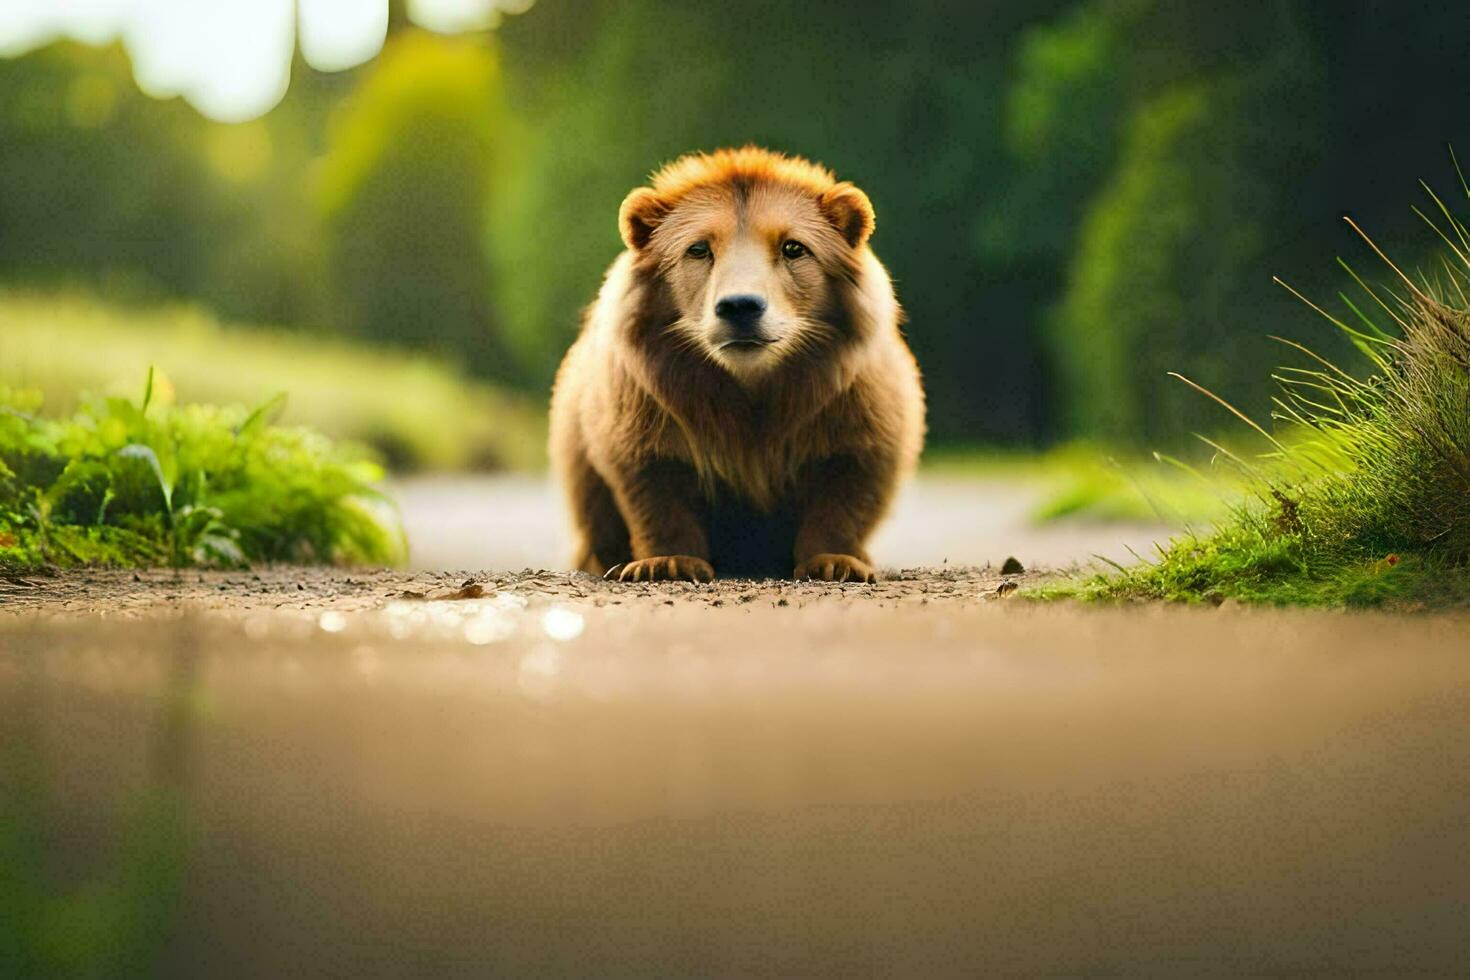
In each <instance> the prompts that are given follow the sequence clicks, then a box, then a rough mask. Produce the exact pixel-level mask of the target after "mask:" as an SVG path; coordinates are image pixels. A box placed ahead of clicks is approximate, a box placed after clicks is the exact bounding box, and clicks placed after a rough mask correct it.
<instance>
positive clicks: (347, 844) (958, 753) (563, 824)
mask: <svg viewBox="0 0 1470 980" xmlns="http://www.w3.org/2000/svg"><path fill="white" fill-rule="evenodd" d="M923 492H924V493H929V492H930V491H929V490H927V489H926V490H925V491H923ZM934 493H935V494H939V495H940V496H942V494H941V493H940V491H938V490H935V491H934ZM534 496H535V494H534V493H531V492H530V491H529V490H528V492H527V495H526V498H525V499H526V500H528V501H530V500H531V499H532V498H533V497H534ZM410 497H411V498H412V495H410ZM420 499H427V498H420ZM457 499H460V500H466V499H476V498H475V495H473V494H470V495H465V494H460V495H458V498H457ZM937 499H939V496H935V497H928V498H925V499H924V500H921V501H920V503H919V504H918V505H916V506H917V510H915V511H913V513H916V514H918V515H920V516H923V515H924V513H925V511H924V507H925V505H926V504H932V505H933V506H934V508H935V510H933V511H932V512H931V513H930V514H929V516H930V517H931V518H932V517H934V516H935V515H936V514H938V515H942V514H943V513H944V511H943V510H942V508H940V507H939V505H938V504H935V503H934V501H935V500H937ZM954 499H956V500H960V499H964V500H970V499H973V498H971V497H970V496H968V495H960V494H956V495H955V497H954ZM504 502H505V498H501V503H502V504H503V503H504ZM528 506H530V505H528ZM536 508H540V509H536ZM446 510H447V508H436V507H432V506H431V507H427V508H419V507H417V505H412V506H411V507H410V509H409V512H408V515H407V516H408V518H409V520H410V522H411V523H412V522H414V521H420V522H429V521H430V520H432V519H436V515H438V516H442V514H443V513H444V512H445V511H446ZM506 512H507V511H506V510H505V509H504V508H502V509H501V510H500V511H499V513H501V514H505V513H506ZM546 513H548V511H547V510H546V509H545V507H544V506H543V505H542V504H541V503H536V504H535V505H534V507H531V509H529V510H528V511H527V512H526V513H525V515H523V516H524V518H525V522H524V524H523V525H522V526H521V527H520V531H519V532H517V533H518V534H519V535H520V537H519V538H516V535H511V534H508V533H502V534H501V537H500V538H499V539H498V540H499V542H500V543H498V544H496V545H495V547H508V545H507V544H506V542H507V541H509V540H512V539H517V540H521V541H522V542H524V543H526V545H527V546H528V547H529V545H530V543H531V542H532V539H533V538H534V537H535V535H534V534H533V533H532V531H531V530H528V528H534V527H535V525H534V523H532V522H533V521H534V520H536V519H540V518H537V517H535V515H537V514H540V515H543V517H544V515H545V514H546ZM553 513H554V512H553ZM901 513H902V511H901ZM950 516H951V517H954V516H955V515H954V514H953V513H952V512H951V514H950ZM992 516H993V514H992ZM988 519H991V518H985V517H984V516H983V515H982V516H974V515H972V517H971V518H969V520H970V521H971V523H970V524H969V525H968V526H970V527H972V528H979V527H981V526H982V525H983V523H984V521H985V520H988ZM511 523H512V524H514V523H515V522H511ZM924 523H925V522H924V521H922V520H918V519H916V521H915V522H914V523H911V524H909V525H908V527H909V528H910V529H911V533H899V534H898V536H897V537H894V538H890V539H889V544H890V545H891V547H892V550H891V551H890V552H888V556H887V559H886V563H888V564H890V565H893V564H897V563H898V562H897V561H896V560H894V559H893V558H892V557H891V556H892V555H895V554H897V555H903V554H905V552H904V551H903V548H906V547H911V548H913V549H914V552H913V554H916V555H917V556H918V560H919V561H927V562H937V560H938V559H937V558H935V557H933V556H934V552H933V551H932V550H926V549H928V547H929V546H927V545H921V537H920V536H921V535H922V534H924V533H927V532H924V531H923V530H922V528H921V526H920V525H922V524H924ZM896 524H897V526H898V527H899V528H900V529H902V528H904V527H905V525H904V524H903V523H902V522H896ZM505 526H506V525H504V524H499V523H497V525H496V527H497V528H501V529H503V528H504V527H505ZM947 526H949V527H951V528H952V529H953V528H955V527H957V526H959V525H958V524H956V523H955V521H951V522H950V523H949V524H948V525H947ZM484 530H486V531H487V532H488V530H489V527H488V526H487V527H486V528H485V529H484ZM1012 531H1013V532H1014V533H1016V534H1017V535H1018V537H1016V538H1015V539H1013V541H1014V544H1005V545H1002V546H999V547H994V550H993V552H992V553H991V554H988V555H981V554H980V553H979V552H980V551H981V550H982V545H983V550H987V551H989V550H990V549H991V547H992V545H990V544H985V543H984V542H990V541H991V540H992V539H991V538H990V537H988V536H984V535H981V536H979V537H970V536H967V533H960V532H958V531H955V532H954V533H952V534H951V535H947V536H946V537H945V538H944V541H943V543H945V544H948V545H952V546H953V547H954V549H955V553H957V554H959V555H960V556H961V557H963V558H968V559H969V560H971V561H974V560H976V559H977V558H980V559H981V560H982V562H983V560H984V559H986V558H988V559H989V560H991V561H992V562H998V561H999V560H1000V558H1002V557H1004V556H1005V555H1006V554H1009V553H1018V554H1019V555H1021V556H1022V557H1023V560H1026V559H1027V558H1033V556H1035V555H1043V554H1045V552H1044V550H1043V549H1042V548H1041V547H1040V546H1039V544H1038V543H1037V542H1036V541H1034V540H1033V542H1032V544H1034V545H1036V547H1035V550H1033V551H1028V550H1026V549H1027V547H1028V544H1027V541H1026V540H1025V539H1023V538H1022V537H1020V536H1019V535H1021V534H1022V533H1024V532H1022V531H1021V530H1017V529H1015V528H1012ZM890 533H893V532H890ZM455 537H456V536H454V535H449V536H447V537H444V538H442V539H440V542H441V543H440V545H436V546H435V547H441V546H442V547H444V548H449V547H450V546H451V545H453V546H454V547H459V545H458V544H454V538H455ZM426 540H429V541H433V540H435V539H434V538H433V537H432V536H430V537H429V538H427V539H426ZM931 540H933V539H931ZM474 547H475V549H476V550H474V551H473V552H471V551H470V550H469V548H468V546H466V550H465V551H463V552H461V554H463V555H464V556H465V559H466V560H464V561H457V562H456V561H451V562H448V563H449V564H472V565H478V564H480V563H471V562H469V561H468V558H469V557H470V556H471V553H473V554H475V555H482V554H487V553H489V554H501V555H504V554H508V553H509V552H494V551H493V550H490V551H487V550H481V549H486V548H488V547H489V546H487V545H482V544H479V543H478V542H476V543H475V544H474ZM431 554H432V552H431ZM438 554H439V555H440V556H441V557H447V556H448V555H450V554H451V552H449V551H447V550H446V551H440V552H438ZM879 554H880V555H884V551H883V550H881V549H880V551H879ZM941 557H942V556H941ZM423 559H424V556H423V555H422V554H421V555H420V560H423ZM1033 560H1034V558H1033ZM527 563H533V562H530V561H529V559H528V562H527ZM506 564H508V565H515V564H520V562H518V561H516V562H512V561H507V562H506ZM467 581H468V582H469V583H470V586H471V587H470V588H468V589H465V588H464V586H465V584H466V582H467ZM1003 581H1006V580H1005V579H1002V578H1001V577H1000V576H999V575H998V573H997V572H996V571H995V570H994V568H993V567H992V568H991V569H988V570H987V569H984V568H983V567H982V568H978V569H977V568H967V567H956V566H955V564H954V563H953V562H952V563H951V564H950V565H948V566H945V565H942V564H941V565H939V567H938V568H932V567H931V568H928V569H916V570H911V571H908V572H902V571H896V572H895V573H893V574H891V575H890V576H889V578H888V579H887V580H885V581H884V582H882V583H879V584H877V585H871V586H869V585H840V586H839V585H823V584H811V583H789V582H788V583H749V582H723V583H716V585H714V586H693V585H686V584H682V583H678V584H669V585H661V586H657V587H650V586H633V585H614V584H609V583H605V582H602V581H600V580H597V579H593V578H590V577H588V576H580V575H568V574H566V573H560V572H541V573H536V572H526V573H520V572H517V573H510V572H504V571H501V572H483V573H476V574H474V575H466V574H464V573H459V572H453V573H451V572H443V571H437V572H436V571H407V572H323V571H315V572H310V571H304V570H299V569H263V570H258V571H254V572H246V573H214V574H200V573H185V574H180V575H176V574H174V573H171V572H161V573H148V574H140V575H138V576H136V577H135V576H134V575H133V574H132V573H99V572H94V573H83V574H76V575H68V576H64V577H61V578H57V579H46V580H42V579H35V580H28V581H26V582H11V583H8V584H7V585H6V586H5V587H4V588H3V590H0V856H3V857H4V858H5V860H0V911H3V912H4V913H5V914H0V959H3V957H4V955H5V954H6V953H7V952H9V953H11V954H12V955H19V956H20V957H22V959H21V962H20V963H19V966H18V967H14V968H10V969H7V968H6V967H7V964H6V963H4V962H0V974H3V975H31V974H35V973H41V972H47V971H50V972H53V973H67V974H71V975H76V974H82V975H114V974H124V973H127V974H132V973H152V972H161V973H163V974H164V975H190V976H197V975H210V976H214V975H225V976H232V975H242V976H245V975H248V976H262V975H265V976H286V975H303V974H318V975H319V974H328V975H351V976H363V975H368V976H390V975H391V976H404V975H420V974H435V975H445V976H459V975H464V976H485V975H509V976H531V975H537V976H568V975H589V974H591V975H640V976H646V975H708V974H722V975H778V976H790V975H814V976H862V975H900V976H934V975H955V974H962V975H976V974H1007V975H1012V974H1031V975H1034V974H1046V975H1055V974H1059V973H1061V974H1076V973H1110V974H1111V973H1127V974H1137V973H1150V974H1158V975H1178V974H1197V973H1225V974H1242V973H1245V974H1281V973H1301V974H1320V973H1342V972H1353V971H1362V972H1374V973H1381V974H1389V975H1403V974H1411V973H1422V974H1440V973H1453V972H1456V971H1457V970H1458V969H1459V968H1460V967H1462V966H1463V963H1464V962H1465V961H1466V959H1467V957H1470V931H1467V930H1465V929H1464V909H1465V908H1466V907H1467V903H1470V659H1467V656H1466V653H1467V651H1470V618H1466V617H1463V616H1462V617H1418V618H1411V617H1396V616H1388V615H1365V614H1356V615H1348V614H1321V613H1319V614H1305V613H1290V612H1278V611H1252V610H1244V609H1227V608H1221V609H1210V610H1183V609H1161V608H1153V607H1137V608H1131V609H1105V610H1097V609H1081V608H1075V607H1060V608H1058V607H1041V606H1036V605H1032V604H1029V603H1026V602H1023V601H1018V600H1016V599H1015V598H1013V597H1011V598H1002V597H1000V596H999V594H998V590H999V587H1000V585H1001V583H1002V582H1003ZM447 596H456V597H455V598H448V597H447ZM24 842H30V843H29V846H20V845H21V844H22V843H24ZM17 951H18V952H17ZM12 966H13V965H12Z"/></svg>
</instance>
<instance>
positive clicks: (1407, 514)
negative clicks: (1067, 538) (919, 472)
mask: <svg viewBox="0 0 1470 980" xmlns="http://www.w3.org/2000/svg"><path fill="white" fill-rule="evenodd" d="M1435 200H1436V203H1438V199H1437V198H1436V199H1435ZM1441 207H1442V206H1441ZM1441 213H1442V215H1443V219H1444V220H1446V221H1448V222H1449V224H1450V230H1449V232H1448V233H1445V232H1443V231H1441V238H1442V239H1443V241H1444V242H1445V243H1446V244H1447V245H1448V246H1449V251H1450V256H1447V257H1446V261H1445V262H1444V264H1443V267H1442V269H1441V270H1439V272H1438V274H1437V275H1436V276H1435V277H1434V278H1429V277H1427V276H1424V277H1421V278H1420V279H1419V280H1418V281H1415V280H1412V279H1410V278H1408V276H1407V275H1405V274H1404V273H1403V272H1402V271H1401V270H1400V269H1398V268H1397V267H1396V266H1393V265H1392V263H1389V265H1390V268H1391V269H1392V271H1393V273H1394V275H1395V276H1396V277H1397V278H1398V280H1399V284H1400V287H1401V288H1400V289H1399V290H1398V291H1390V290H1384V289H1381V288H1374V287H1372V286H1370V285H1368V284H1367V283H1366V282H1365V281H1364V280H1363V279H1362V278H1361V277H1359V276H1357V275H1356V274H1353V278H1354V279H1355V280H1356V281H1357V283H1358V285H1359V286H1360V287H1361V288H1363V289H1364V290H1365V291H1366V292H1367V294H1368V296H1367V298H1368V300H1370V301H1371V303H1364V304H1362V306H1361V307H1360V306H1358V305H1355V304H1353V303H1352V302H1351V301H1350V300H1349V301H1348V305H1349V307H1350V309H1352V311H1353V314H1354V316H1355V318H1356V319H1358V320H1359V322H1360V325H1361V328H1359V327H1354V326H1349V325H1348V324H1347V323H1344V322H1343V321H1341V320H1339V319H1337V318H1335V317H1332V316H1331V315H1330V314H1327V313H1325V311H1322V310H1321V309H1320V308H1319V307H1316V306H1315V305H1313V309H1316V310H1317V311H1318V312H1321V313H1323V315H1324V316H1327V318H1328V319H1329V320H1330V321H1331V322H1332V323H1333V324H1334V325H1335V326H1337V327H1338V328H1339V329H1341V330H1343V331H1344V332H1346V333H1347V335H1348V337H1349V339H1350V340H1351V341H1352V342H1353V344H1354V345H1355V346H1356V347H1357V349H1358V351H1359V352H1360V353H1361V354H1362V356H1363V359H1364V361H1365V363H1366V369H1367V372H1368V373H1367V374H1366V376H1364V377H1359V376H1358V375H1355V374H1353V373H1351V372H1350V371H1347V370H1344V369H1343V368H1341V367H1339V366H1338V365H1336V364H1334V363H1332V362H1330V361H1328V360H1327V359H1325V358H1323V357H1320V356H1318V355H1317V354H1315V353H1313V352H1312V351H1311V350H1310V349H1308V348H1307V347H1305V346H1303V345H1301V344H1296V343H1294V342H1290V341H1286V342H1285V343H1287V344H1288V345H1289V346H1291V347H1292V348H1293V349H1295V350H1297V351H1299V352H1302V353H1304V354H1305V355H1306V356H1307V357H1308V358H1309V363H1308V364H1307V365H1306V366H1301V367H1290V368H1284V369H1282V371H1281V373H1279V374H1278V375H1277V376H1276V380H1277V382H1278V384H1279V388H1280V393H1279V396H1278V397H1277V398H1276V399H1275V411H1274V412H1273V419H1274V420H1275V421H1276V423H1277V426H1278V433H1279V435H1277V436H1270V435H1269V434H1268V438H1270V440H1271V443H1272V445H1273V447H1274V451H1273V452H1272V453H1270V454H1268V457H1267V459H1266V460H1265V461H1264V464H1263V465H1262V466H1261V467H1260V468H1256V469H1254V472H1255V473H1256V476H1255V479H1254V482H1253V485H1252V488H1251V489H1252V493H1251V496H1250V497H1249V498H1248V499H1247V501H1246V502H1245V503H1242V504H1240V505H1239V506H1237V507H1236V508H1235V509H1234V511H1233V513H1232V514H1231V515H1230V516H1229V517H1228V518H1226V519H1225V520H1224V521H1222V522H1221V523H1220V524H1219V525H1217V527H1216V529H1215V530H1213V531H1211V532H1208V533H1204V534H1188V535H1184V536H1180V537H1177V538H1175V539H1174V540H1173V541H1171V543H1170V545H1169V547H1168V548H1166V549H1164V550H1163V552H1162V555H1161V557H1160V559H1159V561H1158V562H1156V563H1143V564H1140V565H1138V566H1135V567H1132V568H1127V569H1123V570H1122V571H1121V572H1119V573H1116V574H1101V575H1095V576H1093V577H1091V578H1087V579H1084V580H1080V581H1073V582H1065V583H1060V584H1055V585H1051V586H1047V587H1043V588H1039V589H1037V590H1036V591H1035V592H1034V593H1033V595H1037V596H1039V597H1041V598H1059V597H1066V598H1083V599H1107V600H1120V599H1122V600H1127V599H1164V600H1171V601H1183V602H1214V603H1219V602H1222V601H1225V600H1228V599H1235V600H1239V601H1242V602H1259V603H1274V604H1285V605H1313V606H1351V607H1375V606H1377V607H1381V606H1395V607H1423V606H1451V605H1455V606H1463V605H1470V303H1467V300H1466V288H1465V287H1466V286H1467V285H1470V257H1467V253H1466V251H1465V250H1463V249H1461V248H1460V247H1458V246H1456V245H1455V244H1454V243H1455V241H1456V240H1458V241H1460V242H1464V241H1466V239H1467V235H1466V230H1465V227H1464V226H1463V225H1462V224H1461V223H1460V222H1459V221H1458V220H1456V219H1455V218H1454V217H1453V215H1451V214H1450V213H1449V211H1448V209H1443V208H1442V212H1441ZM1426 220H1429V219H1428V218H1426ZM1431 224H1433V222H1431ZM1354 229H1355V230H1358V229H1357V226H1356V225H1354ZM1436 231H1440V229H1439V228H1437V227H1436ZM1359 233H1360V234H1361V231H1360V232H1359ZM1451 236H1453V237H1451ZM1364 237H1365V238H1366V236H1364ZM1369 244H1370V246H1372V247H1373V250H1374V252H1375V253H1377V254H1378V255H1379V257H1380V258H1383V259H1384V261H1385V262H1387V261H1388V260H1387V257H1386V256H1384V255H1383V253H1382V252H1381V251H1380V250H1379V249H1378V248H1377V246H1376V245H1373V244H1372V242H1371V240H1370V241H1369ZM1349 272H1351V270H1349ZM1288 288H1289V287H1288ZM1309 305H1310V304H1309ZM1375 307H1376V308H1377V309H1379V310H1382V311H1383V312H1384V313H1385V314H1386V315H1387V316H1388V317H1389V319H1390V320H1392V321H1393V322H1394V324H1395V326H1396V327H1397V330H1396V331H1394V332H1389V331H1388V330H1385V329H1382V328H1381V327H1380V325H1379V324H1378V322H1376V321H1375V320H1374V319H1372V318H1371V317H1368V316H1365V315H1364V313H1363V312H1362V311H1363V309H1364V308H1367V309H1372V308H1375ZM1186 380H1187V379H1186ZM1201 390H1203V389H1201ZM1205 394H1206V395H1208V396H1209V397H1211V398H1214V399H1215V400H1216V401H1221V403H1222V404H1225V403H1224V402H1223V401H1222V400H1221V399H1219V398H1218V397H1217V396H1216V395H1214V394H1213V393H1212V392H1205ZM1225 407H1226V408H1227V409H1228V410H1229V411H1230V412H1232V413H1234V414H1235V415H1237V416H1239V417H1240V418H1242V419H1244V420H1245V421H1246V422H1247V423H1248V424H1250V425H1251V426H1253V427H1255V428H1256V429H1257V430H1258V431H1259V432H1262V433H1264V429H1261V428H1260V427H1259V426H1256V424H1255V423H1254V422H1252V421H1251V420H1250V419H1249V418H1248V417H1247V416H1246V415H1244V413H1242V412H1240V411H1239V410H1238V409H1236V408H1235V407H1234V406H1232V405H1228V404H1225Z"/></svg>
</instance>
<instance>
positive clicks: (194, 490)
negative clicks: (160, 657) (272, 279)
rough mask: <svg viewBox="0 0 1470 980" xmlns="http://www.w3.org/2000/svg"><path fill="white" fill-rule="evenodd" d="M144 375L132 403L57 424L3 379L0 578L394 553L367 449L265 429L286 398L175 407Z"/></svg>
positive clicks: (106, 402)
mask: <svg viewBox="0 0 1470 980" xmlns="http://www.w3.org/2000/svg"><path fill="white" fill-rule="evenodd" d="M147 377H148V381H147V385H146V388H145V391H144V393H143V397H142V399H141V400H140V401H134V400H131V399H128V398H123V397H117V396H113V397H102V396H98V397H94V398H89V399H87V400H84V401H83V402H82V403H81V404H80V405H79V407H78V408H77V409H76V410H75V411H74V412H73V413H72V414H70V415H69V416H68V417H65V418H59V419H57V418H47V417H44V416H42V415H41V414H39V412H40V409H41V407H42V399H41V396H40V394H39V393H37V392H34V391H30V392H27V391H18V390H15V389H9V388H4V387H0V572H9V573H17V572H26V571H34V570H37V569H43V568H46V567H49V566H63V567H65V566H78V565H112V566H125V567H127V566H160V565H173V566H210V567H226V568H229V567H241V566H244V565H248V564H249V563H251V562H277V561H279V562H296V563H308V564H327V563H330V564H375V565H382V564H393V563H396V562H398V561H400V560H402V558H403V556H404V550H405V548H404V540H403V534H402V532H401V530H400V529H399V526H398V522H397V516H396V513H395V511H394V509H393V506H392V504H391V502H390V501H389V500H388V499H387V498H386V497H384V496H383V495H382V493H381V492H380V491H379V490H378V489H377V487H376V484H377V482H378V480H379V479H380V478H381V477H382V475H383V474H382V470H381V468H380V467H379V466H378V465H377V464H376V463H375V462H373V461H372V460H371V458H370V453H369V452H368V451H366V450H364V449H362V448H355V447H352V446H350V445H338V444H334V443H332V442H331V441H330V440H328V439H327V438H326V437H325V436H322V435H320V434H318V433H316V432H314V431H311V430H309V429H304V428H297V427H289V426H281V425H277V424H275V423H274V417H275V416H276V414H278V413H279V411H280V410H281V408H282V407H283V406H284V404H285V398H284V396H278V397H277V398H274V399H272V400H270V401H267V402H265V403H263V404H261V405H260V406H259V407H257V408H255V409H254V410H250V409H246V408H244V407H241V406H230V407H216V406H209V405H188V406H176V405H173V404H170V403H169V399H168V397H167V394H168V392H167V385H166V384H165V383H163V379H162V378H161V376H159V375H157V374H155V373H154V372H152V371H150V372H148V375H147Z"/></svg>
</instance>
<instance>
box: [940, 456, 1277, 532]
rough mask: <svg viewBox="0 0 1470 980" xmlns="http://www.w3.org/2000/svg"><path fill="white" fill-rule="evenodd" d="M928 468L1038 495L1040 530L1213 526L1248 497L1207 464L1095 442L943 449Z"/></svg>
mask: <svg viewBox="0 0 1470 980" xmlns="http://www.w3.org/2000/svg"><path fill="white" fill-rule="evenodd" d="M1249 444H1250V445H1252V446H1254V445H1255V442H1254V441H1251V442H1250V443H1249ZM1237 451H1246V450H1244V449H1243V448H1238V449H1237ZM922 465H923V468H924V472H925V473H927V474H929V475H932V476H936V477H940V478H943V477H947V476H956V477H965V478H980V479H994V480H998V481H1005V482H1007V483H1018V484H1024V485H1025V486H1028V487H1031V488H1034V489H1035V491H1036V493H1037V497H1038V501H1037V504H1036V506H1035V507H1034V508H1033V509H1032V511H1031V515H1030V516H1031V520H1032V522H1033V523H1035V524H1051V523H1054V522H1065V521H1082V522H1087V523H1090V524H1112V523H1116V524H1166V525H1170V526H1174V527H1185V526H1189V525H1192V526H1207V525H1208V524H1210V523H1212V522H1213V521H1215V520H1218V519H1219V518H1221V517H1224V516H1225V515H1227V514H1229V513H1230V511H1231V509H1232V507H1233V506H1234V505H1235V504H1237V503H1238V502H1239V501H1240V500H1241V498H1242V497H1243V496H1244V495H1245V494H1246V493H1247V490H1248V488H1247V484H1246V481H1245V480H1244V479H1242V478H1241V476H1240V474H1239V473H1238V472H1236V471H1234V470H1230V469H1226V468H1222V467H1217V466H1210V465H1208V461H1207V460H1204V459H1201V460H1192V461H1190V462H1184V461H1181V460H1179V459H1176V458H1174V457H1172V456H1166V455H1164V454H1161V453H1155V454H1152V455H1145V454H1143V453H1141V452H1137V451H1132V450H1127V449H1121V450H1120V449H1113V448H1109V447H1107V446H1104V445H1102V444H1099V443H1093V442H1071V443H1067V444H1065V445H1061V446H1057V447H1054V448H1052V449H1048V450H1044V451H1042V452H1039V453H1037V452H1027V451H1021V450H1003V449H962V448H957V447H939V448H936V449H931V450H926V451H925V453H924V460H923V464H922Z"/></svg>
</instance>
